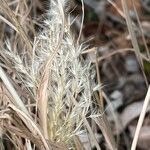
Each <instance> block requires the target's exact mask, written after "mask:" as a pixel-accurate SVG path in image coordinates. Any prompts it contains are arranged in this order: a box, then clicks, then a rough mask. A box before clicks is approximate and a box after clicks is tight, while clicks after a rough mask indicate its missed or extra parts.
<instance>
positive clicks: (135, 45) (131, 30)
mask: <svg viewBox="0 0 150 150" xmlns="http://www.w3.org/2000/svg"><path fill="white" fill-rule="evenodd" d="M122 6H123V10H124V14H125V16H126V17H125V19H126V22H127V26H128V30H129V33H130V35H131V42H132V45H133V48H134V49H135V54H136V57H137V60H138V62H139V65H140V67H141V70H142V73H143V76H144V79H145V82H146V85H147V86H148V81H147V78H146V75H145V72H144V69H143V67H144V66H143V61H142V59H141V56H140V48H139V45H138V41H137V38H136V35H135V32H134V27H133V24H132V21H131V18H130V15H129V10H128V6H127V2H126V1H125V0H122Z"/></svg>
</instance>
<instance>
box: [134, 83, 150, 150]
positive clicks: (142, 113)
mask: <svg viewBox="0 0 150 150" xmlns="http://www.w3.org/2000/svg"><path fill="white" fill-rule="evenodd" d="M149 101H150V86H149V88H148V91H147V94H146V97H145V100H144V104H143V108H142V111H141V114H140V117H139V120H138V124H137V127H136V131H135V135H134V139H133V142H132V147H131V150H135V149H136V145H137V141H138V137H139V134H140V129H141V127H142V124H143V121H144V117H145V114H146V109H147V106H148V104H149Z"/></svg>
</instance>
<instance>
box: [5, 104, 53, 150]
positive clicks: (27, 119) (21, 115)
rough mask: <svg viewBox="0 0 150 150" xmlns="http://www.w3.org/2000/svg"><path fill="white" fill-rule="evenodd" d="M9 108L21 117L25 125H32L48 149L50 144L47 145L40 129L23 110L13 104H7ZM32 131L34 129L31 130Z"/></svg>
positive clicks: (48, 149) (47, 149)
mask: <svg viewBox="0 0 150 150" xmlns="http://www.w3.org/2000/svg"><path fill="white" fill-rule="evenodd" d="M8 107H9V108H11V109H13V110H14V111H15V112H16V113H17V114H18V115H19V116H20V117H21V118H23V119H22V120H23V121H24V123H25V124H26V126H28V127H29V129H30V126H32V127H33V129H34V130H35V131H36V132H37V133H38V135H39V136H40V137H41V140H42V142H43V144H44V146H45V148H46V150H50V149H51V146H49V145H48V143H47V141H46V140H45V138H44V136H43V134H42V133H41V131H40V130H39V128H38V127H37V125H36V124H35V123H34V122H33V120H32V119H31V118H30V117H29V116H28V115H26V114H25V113H24V112H22V111H21V110H19V109H18V108H16V107H15V106H14V105H11V104H10V105H9V106H8ZM32 132H33V133H34V131H32Z"/></svg>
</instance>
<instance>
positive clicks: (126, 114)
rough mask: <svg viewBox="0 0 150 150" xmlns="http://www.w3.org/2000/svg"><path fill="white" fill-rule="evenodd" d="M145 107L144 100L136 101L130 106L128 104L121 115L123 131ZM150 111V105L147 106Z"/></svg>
mask: <svg viewBox="0 0 150 150" xmlns="http://www.w3.org/2000/svg"><path fill="white" fill-rule="evenodd" d="M142 107H143V101H142V102H136V103H133V104H131V105H129V106H127V107H126V108H125V109H124V111H123V112H122V114H121V115H120V119H121V123H122V131H123V129H124V128H126V127H127V125H128V124H129V123H130V122H131V121H132V120H133V119H135V118H137V117H138V116H139V115H140V113H141V111H142ZM148 111H150V105H149V106H148V108H147V112H148Z"/></svg>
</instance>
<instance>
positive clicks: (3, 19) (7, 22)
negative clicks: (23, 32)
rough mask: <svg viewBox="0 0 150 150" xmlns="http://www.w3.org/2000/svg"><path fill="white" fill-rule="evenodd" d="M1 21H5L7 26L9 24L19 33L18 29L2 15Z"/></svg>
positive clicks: (0, 16)
mask: <svg viewBox="0 0 150 150" xmlns="http://www.w3.org/2000/svg"><path fill="white" fill-rule="evenodd" d="M0 19H1V20H2V21H4V22H5V23H6V24H8V25H9V26H10V27H11V28H12V29H14V30H15V31H16V32H18V30H17V28H16V27H15V26H14V25H13V24H12V23H11V22H10V21H8V20H7V19H5V18H4V17H3V16H2V15H0Z"/></svg>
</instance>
